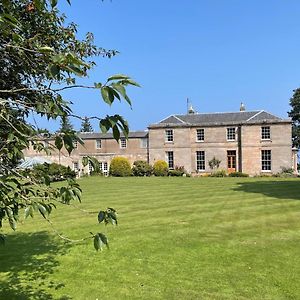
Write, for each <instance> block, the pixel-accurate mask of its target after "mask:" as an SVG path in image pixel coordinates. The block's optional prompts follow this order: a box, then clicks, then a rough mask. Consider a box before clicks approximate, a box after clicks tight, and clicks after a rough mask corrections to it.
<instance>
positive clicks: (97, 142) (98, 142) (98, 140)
mask: <svg viewBox="0 0 300 300" xmlns="http://www.w3.org/2000/svg"><path fill="white" fill-rule="evenodd" d="M95 143H96V149H101V148H102V140H101V139H97V140H96V141H95ZM99 146H100V147H99Z"/></svg>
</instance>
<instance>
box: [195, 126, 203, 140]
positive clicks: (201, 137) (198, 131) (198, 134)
mask: <svg viewBox="0 0 300 300" xmlns="http://www.w3.org/2000/svg"><path fill="white" fill-rule="evenodd" d="M202 141H204V129H203V128H201V129H197V142H202Z"/></svg>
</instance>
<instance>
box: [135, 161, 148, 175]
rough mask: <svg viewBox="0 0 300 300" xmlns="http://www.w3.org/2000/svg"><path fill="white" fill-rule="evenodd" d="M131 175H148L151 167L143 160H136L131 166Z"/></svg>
mask: <svg viewBox="0 0 300 300" xmlns="http://www.w3.org/2000/svg"><path fill="white" fill-rule="evenodd" d="M132 174H133V176H150V175H151V174H152V167H151V166H150V165H149V164H148V163H147V162H146V161H144V160H136V161H135V162H134V163H133V167H132Z"/></svg>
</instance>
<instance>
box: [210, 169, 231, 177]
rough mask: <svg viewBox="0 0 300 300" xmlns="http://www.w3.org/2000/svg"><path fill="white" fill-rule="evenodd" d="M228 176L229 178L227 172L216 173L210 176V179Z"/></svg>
mask: <svg viewBox="0 0 300 300" xmlns="http://www.w3.org/2000/svg"><path fill="white" fill-rule="evenodd" d="M226 176H227V173H226V171H225V170H219V171H215V172H212V173H211V174H210V177H226Z"/></svg>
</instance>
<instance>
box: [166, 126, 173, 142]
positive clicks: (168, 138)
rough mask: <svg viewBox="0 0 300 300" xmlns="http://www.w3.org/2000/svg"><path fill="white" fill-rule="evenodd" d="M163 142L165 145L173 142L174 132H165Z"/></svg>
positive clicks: (170, 130) (167, 130)
mask: <svg viewBox="0 0 300 300" xmlns="http://www.w3.org/2000/svg"><path fill="white" fill-rule="evenodd" d="M165 142H166V143H172V142H174V130H173V129H166V130H165Z"/></svg>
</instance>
